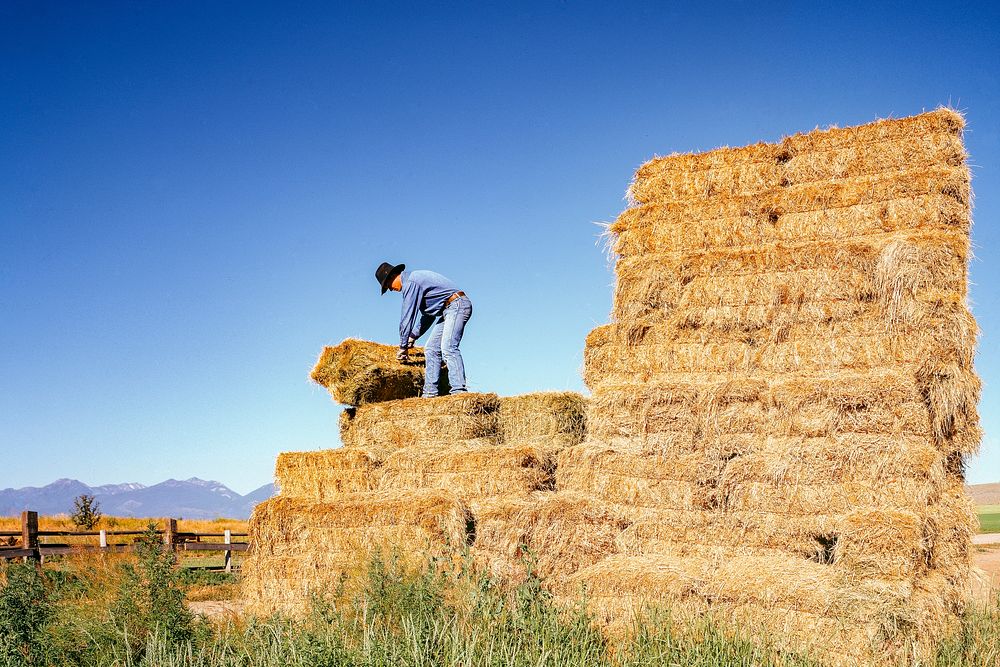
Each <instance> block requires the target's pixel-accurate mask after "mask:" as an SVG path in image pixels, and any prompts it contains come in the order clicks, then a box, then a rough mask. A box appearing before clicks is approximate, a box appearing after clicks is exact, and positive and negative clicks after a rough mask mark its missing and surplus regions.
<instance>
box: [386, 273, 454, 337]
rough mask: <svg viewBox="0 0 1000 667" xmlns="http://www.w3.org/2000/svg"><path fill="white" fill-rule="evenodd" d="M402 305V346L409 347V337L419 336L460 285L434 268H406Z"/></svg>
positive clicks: (403, 275) (400, 330) (442, 310)
mask: <svg viewBox="0 0 1000 667" xmlns="http://www.w3.org/2000/svg"><path fill="white" fill-rule="evenodd" d="M400 278H401V280H402V281H403V307H402V309H401V310H400V314H399V346H400V347H406V345H407V344H408V343H409V341H410V338H414V339H416V338H420V337H421V336H422V335H424V332H426V331H427V329H429V328H430V326H431V325H432V324H434V320H435V319H437V318H438V317H439V316H440V315H441V313H442V312H444V303H445V301H447V300H448V297H450V296H451V295H452V294H454V293H455V292H458V291H460V290H459V289H458V286H457V285H456V284H455V283H453V282H451V281H450V280H448V279H447V278H445V277H444V276H442V275H441V274H440V273H434V272H433V271H403V273H402V274H401V275H400Z"/></svg>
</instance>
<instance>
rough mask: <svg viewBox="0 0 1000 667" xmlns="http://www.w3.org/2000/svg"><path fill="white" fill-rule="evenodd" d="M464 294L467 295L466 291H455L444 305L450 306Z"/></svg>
mask: <svg viewBox="0 0 1000 667" xmlns="http://www.w3.org/2000/svg"><path fill="white" fill-rule="evenodd" d="M462 296H465V292H455V293H454V294H452V295H451V296H449V297H448V300H447V301H445V302H444V307H445V308H447V307H448V306H450V305H451V304H452V302H453V301H454V300H455V299H457V298H459V297H462Z"/></svg>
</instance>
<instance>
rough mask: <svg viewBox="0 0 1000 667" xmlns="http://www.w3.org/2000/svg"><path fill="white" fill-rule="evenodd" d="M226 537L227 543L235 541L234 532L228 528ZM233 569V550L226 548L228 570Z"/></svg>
mask: <svg viewBox="0 0 1000 667" xmlns="http://www.w3.org/2000/svg"><path fill="white" fill-rule="evenodd" d="M224 539H225V542H226V544H232V543H233V533H232V531H231V530H229V529H228V528H226V536H225V538H224ZM232 571H233V550H232V549H226V572H232Z"/></svg>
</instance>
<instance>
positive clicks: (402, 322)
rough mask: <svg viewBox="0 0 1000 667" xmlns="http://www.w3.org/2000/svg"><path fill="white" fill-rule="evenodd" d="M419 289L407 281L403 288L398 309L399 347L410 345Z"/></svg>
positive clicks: (405, 347) (415, 320)
mask: <svg viewBox="0 0 1000 667" xmlns="http://www.w3.org/2000/svg"><path fill="white" fill-rule="evenodd" d="M419 296H420V289H419V288H418V287H417V286H416V285H415V284H413V282H412V281H411V282H408V283H407V285H406V287H404V288H403V305H402V307H401V308H400V311H399V349H400V350H406V349H408V348H409V347H410V345H409V343H410V334H411V332H412V331H413V328H414V325H416V324H417V319H418V317H419V315H420V310H419V308H420V298H419Z"/></svg>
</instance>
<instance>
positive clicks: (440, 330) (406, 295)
mask: <svg viewBox="0 0 1000 667" xmlns="http://www.w3.org/2000/svg"><path fill="white" fill-rule="evenodd" d="M375 280H377V281H378V282H379V285H381V286H382V294H385V293H386V292H387V291H389V290H391V291H393V292H402V293H403V307H402V310H401V311H400V315H399V352H397V353H396V358H397V359H399V360H400V361H406V359H407V358H408V354H409V349H410V348H411V347H413V344H414V343H415V342H416V340H417V339H418V338H420V337H421V336H422V335H424V333H426V332H427V330H428V329H430V330H431V335H430V337H429V338H428V339H427V343H426V344H425V345H424V357H425V367H424V391H423V396H424V398H433V397H435V396H437V395H438V380H439V379H440V376H441V358H442V357H444V361H445V363H446V364H448V383H449V384H450V385H451V393H452V394H459V393H463V392H466V391H468V389H467V388H466V386H465V364H464V362H463V361H462V352H461V351H460V350H459V349H458V346H459V344H460V343H461V342H462V335H463V334H464V333H465V323H466V322H468V321H469V318H470V317H472V302H471V301H469V297H467V296H466V295H465V292H463V291H461V290H460V289H458V286H457V285H455V283H453V282H451V281H450V280H448V279H447V278H445V277H444V276H442V275H441V274H440V273H434V272H433V271H407V270H406V265H405V264H397V265H396V266H393V265H392V264H389V263H388V262H382V265H381V266H379V267H378V269H376V270H375Z"/></svg>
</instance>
